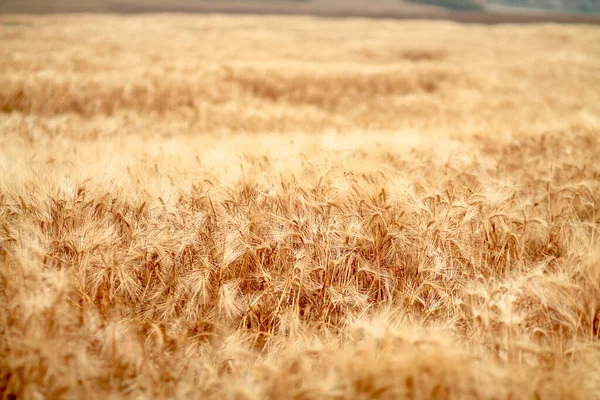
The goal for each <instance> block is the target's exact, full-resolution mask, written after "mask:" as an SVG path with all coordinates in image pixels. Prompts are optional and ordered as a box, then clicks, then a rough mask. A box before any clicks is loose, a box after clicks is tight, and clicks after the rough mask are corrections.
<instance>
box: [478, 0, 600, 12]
mask: <svg viewBox="0 0 600 400" xmlns="http://www.w3.org/2000/svg"><path fill="white" fill-rule="evenodd" d="M487 2H488V3H490V4H502V5H508V6H517V7H531V8H540V9H544V10H554V11H567V12H582V13H595V12H596V13H597V12H600V0H487Z"/></svg>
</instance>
